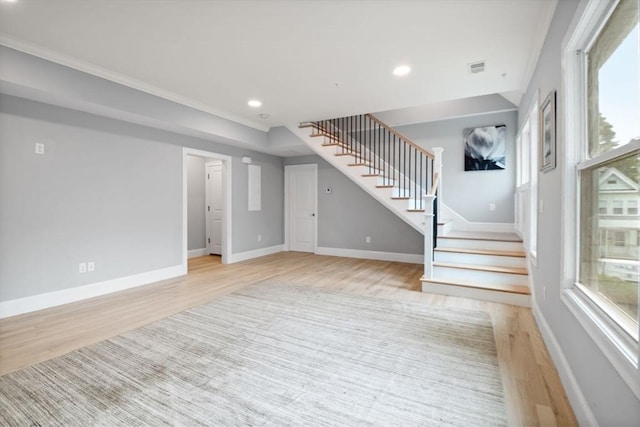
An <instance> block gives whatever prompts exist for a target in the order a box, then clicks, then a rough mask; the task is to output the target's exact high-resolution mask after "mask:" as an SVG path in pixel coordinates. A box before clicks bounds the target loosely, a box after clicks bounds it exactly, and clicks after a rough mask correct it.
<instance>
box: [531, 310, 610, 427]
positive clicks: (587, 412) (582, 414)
mask: <svg viewBox="0 0 640 427" xmlns="http://www.w3.org/2000/svg"><path fill="white" fill-rule="evenodd" d="M532 308H533V310H532V311H533V316H534V318H535V319H536V323H537V324H538V329H539V330H540V334H541V335H542V339H543V340H544V343H545V345H546V346H547V349H548V350H549V354H550V355H551V359H553V364H554V365H555V367H556V369H557V371H558V375H560V381H561V382H562V386H563V387H564V390H565V392H566V393H567V398H568V399H569V402H570V403H571V408H572V409H573V412H574V414H575V415H576V418H577V420H578V424H579V425H581V426H597V425H598V421H597V419H596V417H595V415H594V414H593V412H592V411H591V408H590V407H589V403H588V402H587V399H586V398H585V397H584V394H583V393H582V390H581V389H580V386H579V385H578V381H577V380H576V377H575V375H574V374H573V371H572V370H571V364H570V363H569V361H568V360H567V358H566V357H565V355H564V353H563V351H562V347H560V344H559V343H558V340H557V339H556V337H555V335H554V334H553V330H552V329H551V327H550V326H549V324H548V323H547V320H546V319H545V318H544V315H543V314H542V311H540V308H539V307H538V304H537V302H536V300H535V299H533V306H532Z"/></svg>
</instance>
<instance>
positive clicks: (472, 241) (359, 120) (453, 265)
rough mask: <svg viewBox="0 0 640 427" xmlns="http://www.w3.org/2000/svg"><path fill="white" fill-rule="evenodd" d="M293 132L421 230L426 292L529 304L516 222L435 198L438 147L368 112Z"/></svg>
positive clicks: (311, 124) (438, 180)
mask: <svg viewBox="0 0 640 427" xmlns="http://www.w3.org/2000/svg"><path fill="white" fill-rule="evenodd" d="M289 130H290V131H292V132H293V133H294V134H296V135H297V136H298V137H299V138H300V139H301V140H302V141H304V142H305V143H306V144H307V145H308V146H309V147H310V148H311V149H312V150H313V151H314V152H315V153H316V154H318V155H319V156H320V157H322V158H323V159H324V160H326V161H327V162H328V163H329V164H331V165H332V166H334V167H335V168H336V169H338V170H340V171H341V172H342V173H344V174H345V175H346V176H347V177H349V179H351V180H352V181H353V182H354V183H356V184H357V185H359V186H360V187H361V188H362V189H363V190H364V191H365V192H367V193H369V194H370V195H371V196H372V197H374V198H375V199H376V200H378V201H379V202H380V203H382V204H383V205H384V206H386V207H387V208H388V209H389V210H391V211H392V212H394V213H395V214H396V215H397V216H398V217H400V218H401V219H403V220H404V221H405V222H406V223H407V224H409V225H411V226H412V227H413V228H414V229H416V230H417V231H419V232H420V233H422V234H424V236H425V245H424V247H425V263H424V265H425V269H424V276H423V277H422V278H421V281H422V291H423V292H430V293H437V294H444V295H452V296H460V297H466V298H473V299H480V300H484V301H492V302H499V303H506V304H513V305H521V306H529V305H530V298H531V295H530V290H529V278H528V272H527V261H526V256H525V252H524V248H523V243H522V241H521V240H520V238H519V237H518V236H517V235H516V234H515V233H513V232H509V231H510V230H509V229H510V228H511V229H512V226H510V225H508V224H490V223H489V224H474V223H469V222H468V221H466V220H464V218H462V217H460V216H459V215H458V214H457V213H455V212H453V211H452V210H451V209H450V208H448V207H446V206H445V205H444V204H443V203H442V200H441V198H440V199H439V198H437V197H436V195H437V194H442V178H443V176H442V149H441V148H434V149H433V151H429V150H426V149H424V148H422V147H420V146H418V145H417V144H415V143H414V142H412V141H411V140H410V139H409V138H407V137H405V136H404V135H402V134H400V133H398V132H397V131H395V130H394V129H392V128H390V127H389V126H387V125H386V124H384V123H383V122H381V121H380V120H379V119H377V118H376V117H374V116H373V115H371V114H364V115H359V116H351V117H344V118H339V119H331V120H322V121H317V122H307V123H303V124H301V125H300V126H295V127H294V126H291V127H289ZM447 197H452V195H448V196H447ZM443 212H444V215H443ZM447 216H449V217H450V218H451V219H450V220H446V219H443V218H447Z"/></svg>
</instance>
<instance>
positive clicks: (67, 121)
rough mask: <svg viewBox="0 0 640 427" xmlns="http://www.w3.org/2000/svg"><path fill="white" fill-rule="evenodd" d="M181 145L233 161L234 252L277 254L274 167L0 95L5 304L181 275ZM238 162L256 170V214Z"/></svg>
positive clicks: (279, 206) (267, 160) (226, 150)
mask: <svg viewBox="0 0 640 427" xmlns="http://www.w3.org/2000/svg"><path fill="white" fill-rule="evenodd" d="M35 142H44V143H45V144H46V154H45V155H44V156H37V155H35V154H34V153H33V152H34V143H35ZM182 146H186V147H191V148H196V149H200V150H207V151H212V152H215V153H219V154H224V155H228V156H232V158H233V160H232V163H233V168H232V172H233V176H232V180H233V181H232V182H233V188H232V207H231V209H232V211H231V216H232V218H233V221H232V224H233V240H232V250H233V253H238V252H243V251H248V250H253V249H259V248H263V247H269V246H273V245H278V244H282V243H283V234H284V233H283V217H284V213H283V200H284V196H283V192H284V190H283V187H284V183H283V167H282V159H281V158H279V157H275V156H270V155H267V154H262V153H258V152H253V151H250V150H244V149H239V148H236V147H231V146H229V145H225V144H219V143H215V142H211V141H206V140H202V139H198V138H194V137H189V136H185V135H179V134H175V133H171V132H166V131H164V130H158V129H152V128H148V127H143V126H139V125H135V124H130V123H126V122H122V121H118V120H113V119H109V118H105V117H99V116H95V115H92V114H87V113H83V112H78V111H74V110H69V109H66V108H61V107H56V106H52V105H48V104H42V103H39V102H34V101H29V100H25V99H22V98H16V97H13V96H7V95H1V96H0V200H1V203H2V209H1V211H0V212H1V214H0V236H1V237H0V300H2V301H6V300H10V299H14V298H20V297H26V296H31V295H36V294H40V293H43V292H50V291H56V290H61V289H66V288H72V287H76V286H81V285H84V284H88V283H94V282H98V281H102V280H109V279H115V278H119V277H125V276H129V275H132V274H137V273H143V272H148V271H153V270H157V269H161V268H166V267H171V266H175V265H179V264H180V263H181V256H182V149H181V147H182ZM242 156H251V157H252V158H253V159H254V163H257V164H261V165H262V166H263V181H262V183H263V188H262V196H263V206H262V212H258V213H256V212H248V211H247V191H248V190H247V170H246V165H243V164H242V161H241V157H242ZM257 232H261V233H262V235H263V239H262V242H258V241H257V238H256V237H255V234H256V233H257ZM84 261H95V262H96V264H97V271H96V272H94V273H86V274H82V275H80V274H79V273H78V263H80V262H84Z"/></svg>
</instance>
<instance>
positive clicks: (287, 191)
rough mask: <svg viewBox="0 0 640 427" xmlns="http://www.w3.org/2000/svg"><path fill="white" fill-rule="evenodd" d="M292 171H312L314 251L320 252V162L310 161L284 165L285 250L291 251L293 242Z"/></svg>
mask: <svg viewBox="0 0 640 427" xmlns="http://www.w3.org/2000/svg"><path fill="white" fill-rule="evenodd" d="M292 171H312V172H313V180H314V182H315V186H314V194H315V197H314V198H313V204H314V206H313V210H314V212H315V220H314V222H313V253H314V254H315V253H318V164H317V163H308V164H302V165H286V166H285V167H284V247H283V249H284V250H285V251H289V247H290V242H291V240H290V239H291V232H290V231H289V229H290V227H291V225H292V222H291V200H292V199H291V188H290V184H289V180H290V179H291V172H292Z"/></svg>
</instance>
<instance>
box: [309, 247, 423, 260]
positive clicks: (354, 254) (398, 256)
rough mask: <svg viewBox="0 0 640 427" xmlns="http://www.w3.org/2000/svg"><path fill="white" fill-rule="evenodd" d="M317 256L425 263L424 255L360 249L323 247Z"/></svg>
mask: <svg viewBox="0 0 640 427" xmlns="http://www.w3.org/2000/svg"><path fill="white" fill-rule="evenodd" d="M316 254H317V255H329V256H337V257H344V258H358V259H373V260H377V261H393V262H406V263H410V264H422V263H423V262H424V255H422V254H404V253H398V252H380V251H364V250H360V249H343V248H327V247H323V246H318V247H317V248H316Z"/></svg>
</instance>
